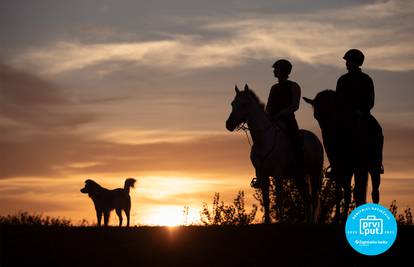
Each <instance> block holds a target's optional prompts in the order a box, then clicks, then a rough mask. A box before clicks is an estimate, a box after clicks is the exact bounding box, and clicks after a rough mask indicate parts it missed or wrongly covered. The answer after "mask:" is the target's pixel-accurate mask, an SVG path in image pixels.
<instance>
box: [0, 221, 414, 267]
mask: <svg viewBox="0 0 414 267" xmlns="http://www.w3.org/2000/svg"><path fill="white" fill-rule="evenodd" d="M413 241H414V227H413V226H401V227H399V229H398V236H397V240H396V242H395V243H394V245H393V247H392V248H391V249H390V250H389V251H387V252H386V253H384V254H382V255H379V256H375V257H372V256H371V257H369V256H363V255H360V254H358V253H357V252H355V251H353V249H352V248H351V247H350V246H349V245H348V243H347V241H346V239H345V234H344V226H338V225H304V224H296V225H288V224H274V225H269V226H266V225H249V226H243V227H236V226H225V227H223V226H209V227H203V226H188V227H175V228H169V227H131V228H115V227H109V228H96V227H53V226H47V227H44V226H24V225H17V226H6V225H2V226H0V266H1V267H6V266H73V267H75V266H265V265H266V266H348V267H349V266H383V265H384V264H385V262H389V261H390V262H393V265H394V264H396V263H401V264H402V262H406V264H405V265H407V266H412V258H413V257H412V256H413V255H414V254H413V251H414V250H413V243H412V242H413ZM387 266H390V265H387Z"/></svg>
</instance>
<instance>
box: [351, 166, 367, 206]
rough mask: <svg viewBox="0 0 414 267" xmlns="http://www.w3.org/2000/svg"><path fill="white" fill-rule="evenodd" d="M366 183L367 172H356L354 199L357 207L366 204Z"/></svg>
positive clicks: (361, 170)
mask: <svg viewBox="0 0 414 267" xmlns="http://www.w3.org/2000/svg"><path fill="white" fill-rule="evenodd" d="M367 182H368V171H367V170H364V169H358V170H356V171H355V188H354V199H355V202H356V206H357V207H358V206H360V205H362V204H365V203H366V202H367Z"/></svg>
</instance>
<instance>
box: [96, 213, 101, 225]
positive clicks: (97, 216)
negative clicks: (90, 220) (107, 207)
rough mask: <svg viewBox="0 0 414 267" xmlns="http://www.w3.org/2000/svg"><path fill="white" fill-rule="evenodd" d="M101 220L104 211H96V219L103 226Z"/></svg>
mask: <svg viewBox="0 0 414 267" xmlns="http://www.w3.org/2000/svg"><path fill="white" fill-rule="evenodd" d="M101 220H102V211H98V210H97V211H96V221H97V222H98V226H101Z"/></svg>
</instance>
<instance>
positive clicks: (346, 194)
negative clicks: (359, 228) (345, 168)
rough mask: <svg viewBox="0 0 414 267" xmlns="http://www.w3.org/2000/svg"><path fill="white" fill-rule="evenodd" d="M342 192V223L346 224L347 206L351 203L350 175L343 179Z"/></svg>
mask: <svg viewBox="0 0 414 267" xmlns="http://www.w3.org/2000/svg"><path fill="white" fill-rule="evenodd" d="M343 179H344V180H343V184H342V187H343V190H344V211H343V213H342V222H346V218H348V212H349V204H350V203H351V182H352V173H348V174H346V175H344V177H343Z"/></svg>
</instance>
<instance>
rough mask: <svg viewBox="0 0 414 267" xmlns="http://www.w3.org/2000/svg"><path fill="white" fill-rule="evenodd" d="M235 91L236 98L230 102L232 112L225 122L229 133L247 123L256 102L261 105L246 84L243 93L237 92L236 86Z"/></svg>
mask: <svg viewBox="0 0 414 267" xmlns="http://www.w3.org/2000/svg"><path fill="white" fill-rule="evenodd" d="M235 91H236V96H235V97H234V100H233V101H232V102H231V106H232V110H231V113H230V116H229V118H228V119H227V121H226V128H227V130H229V131H231V132H232V131H234V130H235V129H236V128H237V127H238V126H239V125H240V124H242V123H245V122H247V119H248V116H249V114H250V113H251V111H252V108H253V107H254V104H255V103H256V102H257V103H258V104H261V103H260V101H259V100H258V97H257V96H256V94H255V93H254V92H253V91H252V90H250V89H249V86H248V85H247V84H246V85H245V86H244V90H243V91H241V90H239V88H238V87H237V85H236V87H235Z"/></svg>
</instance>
